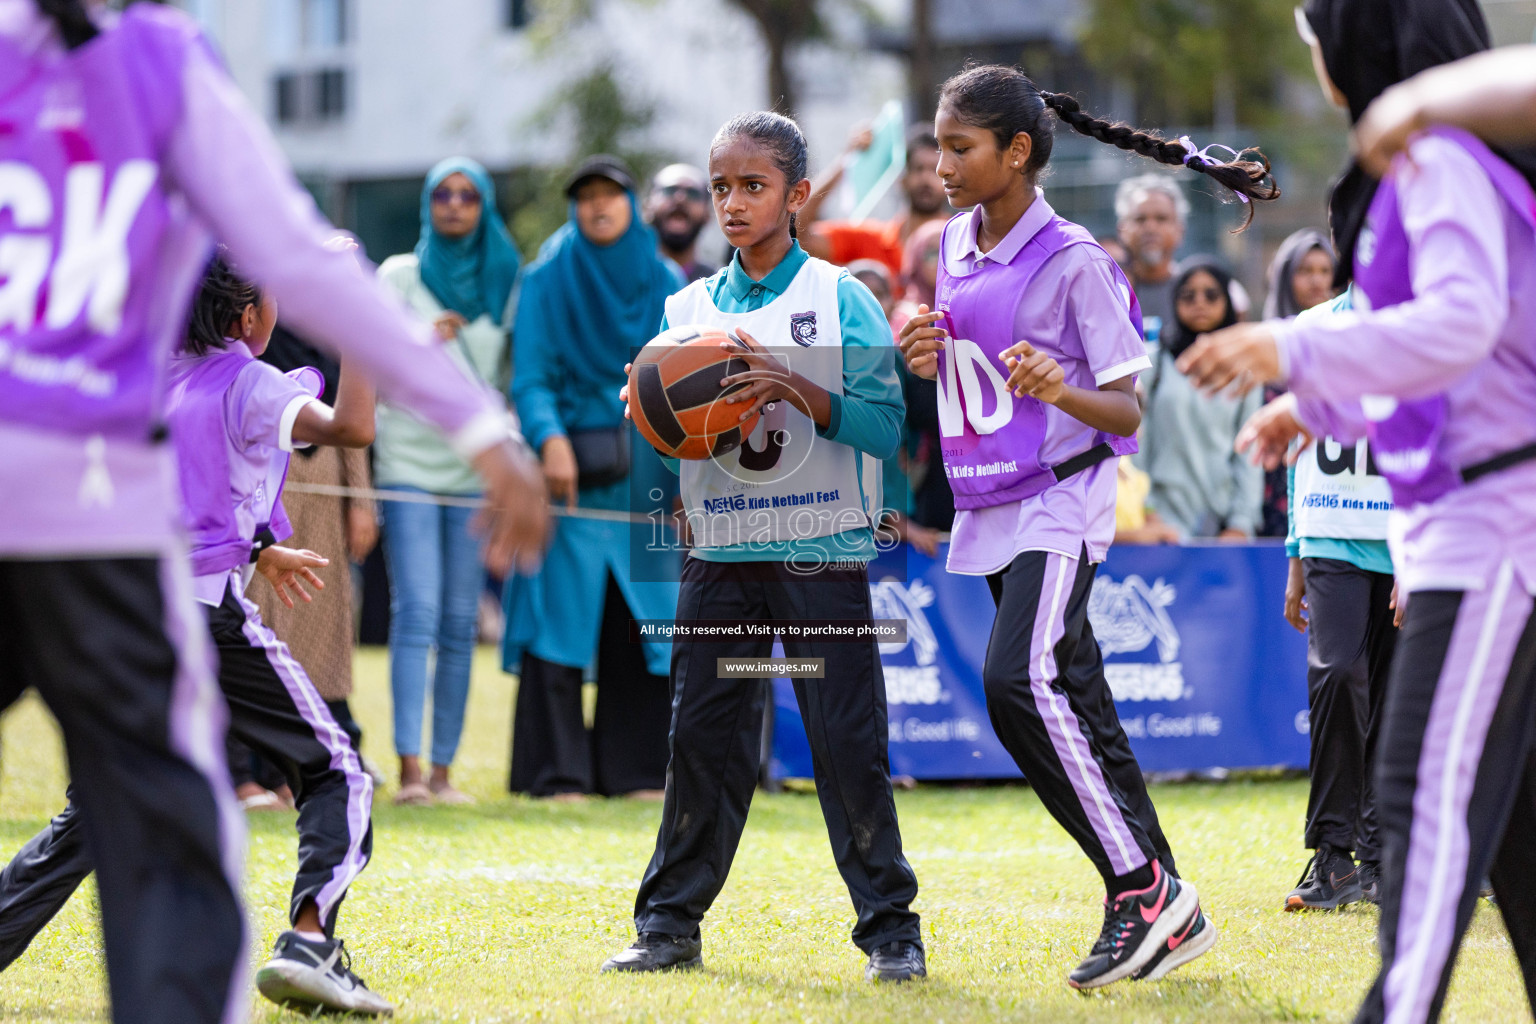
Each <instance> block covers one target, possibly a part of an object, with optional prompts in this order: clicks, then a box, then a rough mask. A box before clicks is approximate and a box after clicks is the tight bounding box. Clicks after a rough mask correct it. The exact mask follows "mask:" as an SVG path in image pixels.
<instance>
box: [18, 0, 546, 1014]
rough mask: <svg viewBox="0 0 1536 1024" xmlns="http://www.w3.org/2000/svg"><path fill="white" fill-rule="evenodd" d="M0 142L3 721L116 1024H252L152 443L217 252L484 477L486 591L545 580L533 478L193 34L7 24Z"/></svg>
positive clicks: (482, 403)
mask: <svg viewBox="0 0 1536 1024" xmlns="http://www.w3.org/2000/svg"><path fill="white" fill-rule="evenodd" d="M97 19H99V20H97ZM0 126H3V130H0V182H3V185H4V187H3V188H0V249H3V250H4V251H5V252H6V254H7V256H6V259H7V268H8V271H7V275H8V276H7V278H6V280H5V283H4V285H3V286H0V353H3V358H0V494H3V495H4V502H3V510H0V623H3V625H0V706H3V705H6V704H9V703H11V702H12V701H14V700H15V699H16V697H17V696H19V695H20V694H21V692H22V691H23V690H24V689H26V688H27V687H29V686H35V687H37V689H38V691H39V693H40V694H41V695H42V697H43V699H44V700H45V701H46V702H47V703H48V704H49V706H50V707H51V708H52V709H53V711H54V713H55V714H56V715H57V716H58V719H59V725H60V727H61V729H62V732H63V735H64V742H65V747H66V750H67V753H68V758H69V765H70V773H71V777H72V779H73V783H74V790H75V796H76V798H77V799H78V804H79V808H80V816H81V820H82V825H83V829H82V831H83V832H84V836H85V841H86V843H87V845H88V846H89V847H90V848H91V849H92V850H93V851H94V852H95V853H96V854H97V856H96V860H97V863H98V865H99V874H98V880H99V883H100V885H99V891H100V898H101V912H102V935H103V944H104V946H105V949H106V958H107V970H108V979H109V983H110V994H111V1000H112V1011H113V1015H114V1017H115V1019H116V1020H118V1021H120V1022H124V1021H132V1022H140V1021H143V1022H151V1021H152V1022H155V1024H182V1022H187V1024H193V1022H196V1024H208V1022H210V1021H219V1020H236V1019H239V1018H240V1017H242V1016H243V1009H244V1005H245V1000H246V998H247V996H246V986H245V967H244V963H245V953H244V948H245V924H244V920H243V915H242V913H241V909H240V904H239V898H238V895H237V890H238V886H239V875H240V871H241V861H242V854H241V849H242V845H243V835H244V826H243V823H242V822H241V819H240V814H239V809H238V807H237V806H236V805H235V803H234V800H233V797H232V795H231V794H230V791H229V779H228V773H227V770H226V769H225V766H224V764H223V755H222V749H223V742H222V740H223V734H224V728H225V715H226V712H225V708H224V702H223V700H222V699H221V698H220V697H219V695H218V692H217V690H216V689H215V688H214V680H213V674H212V671H211V652H210V649H209V645H208V642H207V634H206V631H205V630H206V626H205V623H204V622H202V621H201V618H202V617H201V616H199V615H198V614H197V613H196V611H195V608H196V605H195V601H194V598H193V595H192V581H191V578H190V576H189V574H188V571H187V559H186V554H185V549H184V542H183V541H182V539H181V532H180V526H179V522H180V504H181V503H180V500H179V498H178V495H177V487H176V470H175V464H174V456H173V453H172V451H171V448H170V446H169V445H167V444H166V443H165V436H166V431H165V430H164V429H163V421H164V405H165V402H164V399H165V388H166V368H167V362H168V360H169V357H170V353H171V350H172V348H173V346H174V345H175V344H176V343H177V342H179V341H180V339H181V337H182V330H183V327H184V324H185V316H186V310H187V307H188V303H189V300H190V298H191V294H192V291H193V289H194V288H195V287H196V284H197V280H198V274H199V271H200V270H201V269H202V267H203V265H204V263H205V262H206V257H207V253H208V241H209V238H210V236H211V235H217V236H218V237H219V238H221V239H222V240H224V241H225V242H226V243H227V244H228V245H229V247H230V250H231V251H232V253H233V254H234V256H235V258H236V259H237V260H238V262H239V263H240V265H241V266H242V268H243V269H244V270H245V271H247V272H249V273H250V275H251V276H252V277H253V279H255V280H256V281H258V282H259V283H260V284H261V285H262V287H263V288H265V289H267V290H269V291H270V292H271V293H272V294H273V295H274V296H276V297H277V298H278V299H279V300H281V301H282V302H283V304H284V307H285V308H284V312H285V315H287V316H288V318H289V319H290V320H291V321H292V322H293V324H294V326H295V327H296V328H298V329H300V330H302V331H303V332H304V333H305V334H306V335H307V336H309V337H312V338H314V339H316V340H317V341H319V342H321V343H324V344H325V345H326V346H327V347H330V348H333V349H336V350H338V351H341V352H342V353H343V354H347V355H348V356H350V357H351V359H352V362H353V364H354V365H355V366H356V367H357V369H358V370H359V371H361V372H362V373H363V374H364V375H365V376H366V377H368V378H370V379H372V380H373V381H374V382H375V383H376V384H377V385H378V388H379V391H380V393H381V395H382V396H383V397H385V398H387V399H389V400H391V401H394V402H396V403H398V404H400V405H402V406H404V407H406V408H410V409H412V410H413V411H415V412H416V413H418V414H419V415H421V416H422V418H423V419H426V420H427V421H429V422H431V423H433V424H434V425H436V426H437V427H439V428H441V429H442V430H444V431H445V432H446V433H447V434H448V435H449V436H450V437H451V438H452V439H453V441H454V443H455V445H456V446H457V448H458V449H459V450H460V451H461V452H462V453H463V454H464V456H465V457H466V458H468V459H471V460H472V461H473V464H474V465H475V467H476V468H477V469H478V470H479V471H480V472H481V474H482V475H483V476H484V477H485V479H486V493H487V496H488V499H489V504H490V506H491V508H490V510H489V512H488V513H487V517H486V520H485V525H486V527H487V530H488V533H487V541H488V544H487V552H486V554H487V558H488V560H489V561H490V562H492V563H493V565H494V566H495V567H496V568H504V567H505V566H506V565H507V564H509V563H510V562H511V561H512V560H513V558H514V556H516V557H517V558H518V559H519V560H520V561H522V562H523V563H524V564H525V565H526V566H527V567H529V568H530V569H531V568H532V567H533V566H534V565H535V564H536V563H537V561H538V557H539V551H540V549H541V546H542V542H543V536H544V533H545V530H546V527H547V518H546V517H547V510H546V508H545V500H544V491H543V484H542V480H541V479H540V476H539V473H538V471H537V468H536V467H535V466H533V465H532V464H531V463H530V461H529V459H528V456H527V454H526V452H525V451H523V450H522V449H521V448H520V447H519V442H518V439H517V438H516V435H515V433H514V432H513V431H512V430H511V429H510V422H511V421H510V420H509V419H508V417H507V414H506V411H505V406H504V405H503V404H502V403H501V402H499V401H498V400H497V399H496V396H495V395H494V394H492V393H491V392H490V391H489V390H488V389H486V388H483V387H480V386H477V385H476V384H474V383H473V382H471V381H469V380H466V379H465V377H464V376H463V375H462V374H461V373H459V372H458V371H457V370H456V369H455V368H454V366H453V364H452V362H451V361H450V360H449V358H448V356H447V354H446V353H444V352H442V351H441V349H440V348H439V346H437V345H436V344H435V343H434V342H433V341H432V340H431V338H430V332H429V329H428V328H427V327H426V326H425V325H421V324H413V323H412V322H411V321H410V320H409V318H408V317H407V316H406V315H405V314H404V313H403V312H402V310H401V309H400V306H399V303H398V302H396V301H394V300H392V299H391V298H389V297H388V296H387V295H386V294H385V293H384V292H383V291H382V290H381V288H380V286H379V285H378V284H376V283H374V282H373V281H371V280H370V279H369V278H368V277H367V275H365V274H364V273H363V272H362V270H361V268H359V267H358V266H357V264H356V262H355V261H354V260H353V259H352V258H351V257H350V256H348V255H346V254H344V253H340V252H331V251H327V250H326V249H325V248H324V246H323V245H322V242H323V239H324V238H325V237H326V229H325V226H324V225H323V223H322V221H321V220H320V218H319V216H318V215H317V214H316V212H315V209H314V204H313V202H312V201H311V200H310V199H309V198H308V196H307V195H306V194H305V193H304V191H303V189H301V188H300V187H299V186H298V184H297V182H295V181H294V180H293V176H292V174H291V173H290V172H289V171H288V169H287V166H286V164H285V162H284V161H283V159H282V157H281V156H280V154H279V153H278V151H277V147H276V145H275V144H274V143H273V141H272V139H271V137H270V135H269V134H268V133H267V132H266V130H265V128H263V127H262V125H261V124H260V122H259V121H258V120H257V118H256V117H255V115H254V114H253V113H252V112H251V110H250V108H249V107H248V106H247V105H246V103H245V101H244V100H243V99H242V98H241V96H240V95H239V92H238V90H237V89H236V88H235V86H234V84H233V83H232V82H231V81H230V79H229V77H228V75H227V74H225V72H224V71H223V70H222V69H221V68H220V67H219V65H218V63H217V61H216V60H215V59H214V58H213V56H212V54H211V52H210V51H209V49H208V47H207V46H206V44H205V43H204V42H203V40H202V38H201V36H200V35H199V33H198V31H197V29H196V27H195V26H194V24H193V23H192V22H191V21H190V20H189V19H188V18H187V17H186V16H185V15H183V14H181V13H179V12H177V11H175V10H173V9H170V8H167V7H165V6H162V5H159V4H135V5H133V6H132V7H130V8H129V9H128V10H127V11H125V12H123V13H122V14H121V15H117V14H114V13H112V12H109V11H105V10H101V9H99V8H96V7H92V8H91V9H90V10H88V9H87V7H86V5H85V4H84V3H83V2H82V0H0Z"/></svg>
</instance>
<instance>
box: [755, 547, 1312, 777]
mask: <svg viewBox="0 0 1536 1024" xmlns="http://www.w3.org/2000/svg"><path fill="white" fill-rule="evenodd" d="M946 554H947V551H946V549H945V548H944V547H941V548H940V550H939V553H938V557H937V558H935V559H929V558H927V557H926V556H924V555H922V554H921V553H919V552H917V551H915V550H913V549H911V548H909V547H905V546H904V547H902V548H900V549H899V550H897V551H895V552H886V553H884V554H883V555H882V556H881V558H880V559H879V560H877V561H875V562H873V563H871V564H870V581H871V583H870V593H871V597H872V599H873V603H874V612H875V618H877V619H887V618H888V619H898V618H902V619H906V620H907V640H906V642H905V643H901V644H882V645H881V646H880V654H881V662H882V664H883V667H884V671H885V688H886V696H887V702H888V704H889V706H890V754H891V771H892V773H894V774H897V775H910V776H912V777H913V778H917V779H961V778H1017V777H1018V776H1019V770H1018V768H1017V766H1015V765H1014V763H1013V759H1012V758H1011V757H1009V756H1008V754H1007V752H1006V751H1004V750H1003V748H1002V745H1001V744H1000V743H998V741H997V736H996V735H995V734H994V733H993V731H992V725H991V722H990V721H989V720H988V717H987V707H986V697H985V694H984V692H983V690H982V683H981V667H982V661H983V659H984V658H985V656H986V650H987V637H988V635H989V634H990V632H991V629H992V620H993V606H992V597H991V594H990V593H988V590H987V583H986V580H984V579H982V578H980V577H977V576H957V575H953V574H951V573H949V572H946V571H945V569H944V559H945V555H946ZM1285 577H1286V559H1285V550H1284V548H1283V547H1282V546H1281V545H1279V544H1263V545H1261V544H1255V545H1227V544H1222V545H1210V546H1198V547H1196V546H1191V547H1117V548H1114V549H1112V550H1111V552H1110V556H1109V560H1108V561H1107V562H1105V563H1104V564H1103V565H1101V566H1100V567H1099V572H1098V576H1097V578H1096V579H1095V580H1094V586H1093V592H1092V595H1091V597H1090V600H1089V610H1088V615H1089V621H1090V622H1091V623H1092V624H1093V630H1094V634H1095V635H1096V637H1097V639H1098V641H1099V646H1100V649H1101V650H1102V651H1103V653H1104V662H1105V665H1104V672H1105V676H1106V677H1107V678H1108V680H1109V684H1110V688H1111V690H1113V691H1114V694H1115V704H1116V707H1117V708H1118V710H1119V712H1120V721H1121V723H1122V724H1123V725H1124V726H1125V731H1126V734H1127V735H1128V736H1129V737H1130V740H1131V746H1132V747H1133V748H1135V750H1136V756H1137V758H1138V759H1139V760H1140V761H1141V766H1142V768H1143V769H1144V770H1146V771H1153V772H1171V771H1194V770H1199V769H1203V768H1251V767H1268V766H1285V767H1293V768H1305V767H1306V764H1307V646H1306V640H1305V638H1304V637H1302V636H1301V634H1299V633H1297V632H1296V631H1295V630H1293V629H1291V627H1290V626H1289V625H1287V624H1286V622H1285V620H1284V619H1283V618H1282V617H1281V614H1280V607H1281V601H1282V598H1283V595H1284V593H1285ZM774 707H775V721H774V738H773V763H772V765H771V769H772V772H773V775H774V776H775V777H777V778H802V777H809V776H810V775H811V755H810V747H809V745H808V744H807V743H806V740H805V732H804V727H803V725H802V723H801V719H800V712H799V709H798V707H797V706H796V704H795V695H794V690H793V688H792V687H791V686H790V684H789V681H788V680H784V679H779V680H775V681H774Z"/></svg>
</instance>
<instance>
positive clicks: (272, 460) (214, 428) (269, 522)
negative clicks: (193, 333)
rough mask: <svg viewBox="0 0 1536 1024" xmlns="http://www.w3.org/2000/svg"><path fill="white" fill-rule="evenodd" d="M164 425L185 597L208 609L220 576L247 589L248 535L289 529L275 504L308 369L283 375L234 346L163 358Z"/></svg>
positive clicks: (282, 533) (305, 395) (311, 378)
mask: <svg viewBox="0 0 1536 1024" xmlns="http://www.w3.org/2000/svg"><path fill="white" fill-rule="evenodd" d="M170 385H171V386H170V400H169V403H168V406H167V417H168V419H169V421H170V425H171V432H172V437H173V439H174V442H175V446H176V455H177V462H178V465H179V467H180V471H181V472H180V476H181V493H182V500H183V502H184V503H185V506H186V516H187V527H188V529H189V530H190V532H191V534H192V571H193V572H194V573H195V574H196V580H195V582H194V594H195V596H196V597H197V599H198V600H199V601H201V602H203V603H204V604H209V605H213V606H215V607H217V606H218V605H219V604H220V603H221V602H222V601H223V599H224V585H225V584H226V583H227V582H228V581H229V578H230V573H231V572H232V571H233V572H236V573H239V574H240V576H241V578H240V581H239V583H238V584H237V589H239V590H244V588H245V584H246V583H248V582H249V581H250V572H251V570H250V564H251V561H250V556H251V549H252V544H253V542H254V540H255V538H256V535H257V533H258V532H259V531H261V530H262V529H271V531H272V534H273V537H274V538H275V539H276V540H280V541H281V540H286V539H287V538H288V537H289V536H291V535H292V533H293V530H292V528H291V527H290V526H289V525H288V520H287V516H286V515H284V514H283V512H282V506H281V504H280V503H279V499H280V498H281V496H282V489H283V481H284V479H285V478H286V477H287V473H288V455H289V453H290V452H292V451H293V447H294V444H293V425H294V421H295V420H297V418H298V415H299V412H300V411H301V410H303V408H304V407H305V406H306V405H308V404H310V403H311V402H313V401H314V400H315V399H316V398H318V397H319V394H320V391H321V389H322V388H323V386H324V384H323V381H322V379H321V377H320V374H319V372H318V371H316V370H298V371H295V372H294V374H292V375H289V374H284V373H282V372H281V371H279V370H278V369H277V368H276V367H273V366H269V365H268V364H266V363H263V362H261V361H260V360H258V359H256V358H255V357H254V356H253V355H252V354H251V350H250V349H249V348H247V347H246V346H245V345H244V344H243V343H241V342H239V341H231V342H230V344H229V347H228V348H227V349H224V350H222V351H215V352H210V353H208V354H207V355H205V356H188V355H180V356H177V357H176V358H174V359H173V360H171V374H170Z"/></svg>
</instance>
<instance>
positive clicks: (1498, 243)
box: [1273, 136, 1536, 592]
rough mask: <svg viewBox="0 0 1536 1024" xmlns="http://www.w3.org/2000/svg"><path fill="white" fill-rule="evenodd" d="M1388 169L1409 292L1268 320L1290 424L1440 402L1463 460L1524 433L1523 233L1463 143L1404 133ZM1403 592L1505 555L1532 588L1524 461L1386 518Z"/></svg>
mask: <svg viewBox="0 0 1536 1024" xmlns="http://www.w3.org/2000/svg"><path fill="white" fill-rule="evenodd" d="M1407 155H1408V158H1409V159H1400V160H1399V162H1398V163H1397V164H1396V165H1394V167H1393V171H1392V173H1393V174H1394V175H1395V177H1396V181H1397V189H1398V209H1399V211H1400V214H1401V217H1402V222H1403V227H1404V229H1405V231H1406V233H1407V235H1408V242H1409V246H1410V256H1409V263H1410V268H1411V272H1412V276H1413V292H1414V296H1415V297H1414V298H1413V299H1410V300H1409V301H1407V302H1403V303H1400V304H1398V305H1396V306H1390V307H1387V308H1385V309H1379V310H1371V309H1364V308H1361V307H1360V306H1358V305H1357V306H1356V308H1355V309H1354V310H1353V311H1351V312H1344V313H1339V314H1338V315H1336V316H1329V317H1322V318H1319V319H1315V320H1309V321H1305V322H1301V323H1297V322H1295V321H1291V322H1282V323H1279V324H1275V325H1273V328H1274V332H1275V336H1276V340H1277V344H1278V347H1279V351H1280V358H1281V364H1282V369H1283V370H1284V371H1285V372H1286V373H1287V375H1288V376H1289V382H1290V388H1291V391H1292V392H1293V393H1294V394H1295V395H1296V398H1297V405H1298V412H1299V415H1300V418H1301V420H1302V422H1304V423H1305V424H1307V426H1308V427H1309V428H1312V429H1313V430H1314V432H1316V433H1317V434H1318V436H1323V435H1327V436H1331V437H1335V438H1340V439H1350V440H1352V439H1355V438H1358V437H1360V436H1362V435H1363V433H1364V429H1365V421H1364V418H1363V415H1362V411H1361V404H1360V403H1361V400H1362V399H1365V398H1367V397H1368V396H1372V395H1391V396H1394V397H1398V398H1406V399H1415V398H1425V397H1428V396H1430V395H1433V394H1437V393H1440V392H1444V393H1445V395H1446V400H1447V403H1448V405H1447V417H1446V424H1445V438H1444V442H1443V444H1444V451H1445V454H1446V455H1447V457H1448V458H1449V459H1450V460H1451V462H1452V463H1453V464H1455V465H1457V466H1467V465H1471V464H1473V463H1476V462H1478V461H1480V460H1483V459H1486V458H1489V457H1490V456H1493V455H1496V454H1498V453H1500V452H1504V451H1508V450H1510V449H1512V448H1517V447H1519V446H1521V445H1523V444H1526V443H1529V442H1530V441H1532V440H1533V439H1536V411H1533V409H1536V406H1533V403H1532V396H1533V395H1536V240H1533V238H1532V234H1531V230H1530V228H1529V227H1528V226H1527V225H1526V224H1525V223H1524V221H1523V220H1522V219H1521V218H1520V217H1519V215H1517V214H1516V213H1515V212H1514V211H1513V210H1512V209H1511V208H1510V207H1509V205H1508V204H1507V203H1506V202H1504V201H1503V200H1502V199H1501V198H1500V197H1499V195H1498V193H1497V192H1496V191H1495V190H1494V187H1493V184H1492V182H1491V181H1490V180H1489V178H1488V175H1487V173H1486V172H1485V171H1484V170H1483V169H1482V167H1481V166H1480V165H1479V164H1478V162H1477V160H1476V158H1474V157H1473V156H1472V155H1471V154H1470V153H1468V152H1467V151H1466V150H1465V149H1463V148H1461V147H1460V146H1458V145H1456V144H1455V143H1453V142H1451V141H1449V140H1447V139H1444V138H1439V137H1435V136H1422V137H1419V138H1417V139H1415V140H1414V141H1413V142H1412V143H1411V144H1410V145H1409V149H1408V154H1407ZM1389 539H1390V541H1391V544H1392V560H1393V563H1394V564H1395V565H1396V566H1397V571H1398V578H1399V579H1400V580H1401V582H1402V584H1403V586H1404V588H1405V589H1406V590H1408V591H1413V590H1431V589H1449V590H1477V589H1481V588H1482V587H1484V586H1486V585H1487V582H1488V581H1489V580H1490V579H1492V578H1493V574H1494V572H1495V571H1496V570H1497V568H1498V566H1499V565H1500V563H1501V562H1503V561H1504V560H1505V559H1509V560H1511V561H1512V562H1513V563H1514V565H1515V568H1516V571H1517V573H1518V575H1519V577H1520V582H1521V584H1522V585H1523V586H1524V587H1525V588H1526V589H1527V590H1528V591H1531V592H1536V462H1527V463H1524V464H1522V465H1519V466H1516V467H1514V468H1512V469H1508V470H1505V471H1504V472H1501V473H1493V474H1490V475H1488V476H1485V477H1483V478H1481V479H1479V480H1477V481H1475V482H1474V483H1472V484H1469V485H1467V486H1465V487H1462V488H1461V489H1459V490H1456V491H1453V492H1451V493H1450V494H1447V495H1445V496H1444V497H1442V498H1440V499H1438V500H1436V501H1433V502H1429V503H1427V504H1425V505H1420V506H1417V507H1415V508H1414V509H1412V510H1407V511H1401V510H1400V511H1394V512H1393V513H1392V518H1391V520H1390V538H1389Z"/></svg>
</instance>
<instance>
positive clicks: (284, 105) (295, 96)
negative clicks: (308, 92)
mask: <svg viewBox="0 0 1536 1024" xmlns="http://www.w3.org/2000/svg"><path fill="white" fill-rule="evenodd" d="M272 114H273V117H274V119H275V120H276V121H277V123H278V124H292V123H293V122H295V121H297V120H298V119H299V76H298V75H295V74H293V73H292V72H286V73H283V74H279V75H274V76H273V77H272Z"/></svg>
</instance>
